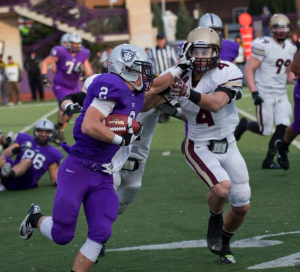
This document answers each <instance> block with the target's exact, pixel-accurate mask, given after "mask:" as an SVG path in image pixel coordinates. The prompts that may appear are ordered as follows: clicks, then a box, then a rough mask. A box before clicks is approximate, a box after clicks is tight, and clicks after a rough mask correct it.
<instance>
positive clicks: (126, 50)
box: [107, 44, 153, 92]
mask: <svg viewBox="0 0 300 272" xmlns="http://www.w3.org/2000/svg"><path fill="white" fill-rule="evenodd" d="M107 61H108V72H109V73H113V74H117V75H119V76H120V77H121V78H123V79H124V80H126V81H127V82H128V83H129V84H130V85H132V86H133V87H134V88H135V89H136V90H137V91H140V92H142V91H144V90H145V91H148V90H149V89H150V88H151V86H152V83H153V72H152V63H151V61H150V59H149V56H148V54H147V53H146V52H145V51H144V50H143V49H142V48H139V47H137V46H135V45H130V44H121V45H119V46H117V47H115V48H114V49H113V50H112V51H111V53H110V54H109V57H108V60H107ZM126 68H129V69H130V70H129V71H128V70H127V69H126ZM139 76H140V77H141V85H140V86H136V85H135V84H134V83H133V82H135V81H136V80H137V79H138V78H139Z"/></svg>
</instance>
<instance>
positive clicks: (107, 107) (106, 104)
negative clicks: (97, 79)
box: [91, 97, 116, 118]
mask: <svg viewBox="0 0 300 272" xmlns="http://www.w3.org/2000/svg"><path fill="white" fill-rule="evenodd" d="M115 104H116V102H115V101H111V100H101V99H99V98H96V97H95V98H94V100H93V102H92V104H91V106H92V107H94V108H96V109H97V110H98V111H100V112H101V113H102V114H103V115H104V116H105V118H106V117H107V116H108V115H110V114H111V112H112V111H113V109H114V106H115Z"/></svg>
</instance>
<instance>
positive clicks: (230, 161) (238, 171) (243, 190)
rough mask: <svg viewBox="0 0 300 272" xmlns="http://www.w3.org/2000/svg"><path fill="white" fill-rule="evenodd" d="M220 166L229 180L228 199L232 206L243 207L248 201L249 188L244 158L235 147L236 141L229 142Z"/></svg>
mask: <svg viewBox="0 0 300 272" xmlns="http://www.w3.org/2000/svg"><path fill="white" fill-rule="evenodd" d="M222 166H223V167H224V169H225V170H226V172H227V173H228V175H229V178H230V180H231V191H230V195H229V201H230V203H231V205H232V206H234V207H243V206H245V205H247V204H248V203H249V202H250V196H251V189H250V185H249V174H248V170H247V166H246V163H245V160H244V158H243V157H242V155H241V153H240V151H239V150H238V148H237V145H236V141H235V140H234V141H233V142H231V143H229V146H228V150H227V157H226V160H225V161H224V162H223V164H222Z"/></svg>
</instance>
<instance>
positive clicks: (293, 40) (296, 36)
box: [292, 33, 300, 51]
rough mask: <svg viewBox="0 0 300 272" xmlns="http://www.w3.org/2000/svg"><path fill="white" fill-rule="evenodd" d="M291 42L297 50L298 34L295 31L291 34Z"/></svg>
mask: <svg viewBox="0 0 300 272" xmlns="http://www.w3.org/2000/svg"><path fill="white" fill-rule="evenodd" d="M292 43H293V44H294V45H295V46H296V47H297V51H299V49H300V42H299V35H298V34H297V33H293V35H292Z"/></svg>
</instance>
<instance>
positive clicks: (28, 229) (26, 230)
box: [19, 204, 41, 240]
mask: <svg viewBox="0 0 300 272" xmlns="http://www.w3.org/2000/svg"><path fill="white" fill-rule="evenodd" d="M38 213H41V208H40V206H39V205H38V204H31V206H30V208H29V211H28V214H27V215H26V217H25V219H24V220H23V222H22V223H21V225H20V229H19V234H20V237H21V238H22V239H24V240H28V239H29V238H30V237H31V235H32V233H33V231H34V228H33V227H32V226H31V224H30V223H29V217H30V215H32V214H38Z"/></svg>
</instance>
